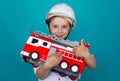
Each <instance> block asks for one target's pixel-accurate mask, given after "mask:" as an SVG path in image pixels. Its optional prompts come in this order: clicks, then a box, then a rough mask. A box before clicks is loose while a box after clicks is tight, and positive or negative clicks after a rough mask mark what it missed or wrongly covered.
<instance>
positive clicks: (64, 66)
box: [60, 61, 68, 69]
mask: <svg viewBox="0 0 120 81" xmlns="http://www.w3.org/2000/svg"><path fill="white" fill-rule="evenodd" d="M60 67H61V68H62V69H67V68H68V63H67V62H65V61H62V62H61V63H60Z"/></svg>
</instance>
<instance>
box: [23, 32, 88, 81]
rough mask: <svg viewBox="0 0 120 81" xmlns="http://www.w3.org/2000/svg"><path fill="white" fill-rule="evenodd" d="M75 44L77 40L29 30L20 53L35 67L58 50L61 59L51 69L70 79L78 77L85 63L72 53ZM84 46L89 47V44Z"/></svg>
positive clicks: (77, 43)
mask: <svg viewBox="0 0 120 81" xmlns="http://www.w3.org/2000/svg"><path fill="white" fill-rule="evenodd" d="M75 45H79V42H75V41H74V42H72V41H69V40H62V39H59V38H56V37H53V36H51V35H46V34H45V33H40V32H31V35H30V37H29V38H28V40H27V42H26V44H25V46H24V48H23V50H22V51H21V55H22V59H23V60H24V61H25V62H28V63H31V64H32V65H33V66H35V67H37V66H40V65H42V64H43V63H44V62H45V61H46V58H47V57H48V56H49V55H50V54H54V53H55V52H60V53H61V54H62V57H63V58H62V61H61V63H60V64H59V65H57V66H56V67H54V68H53V69H52V71H55V72H58V73H60V75H61V76H69V77H70V79H72V80H74V79H80V76H81V74H82V72H83V70H84V68H85V65H86V63H85V61H84V59H83V58H80V57H76V56H75V55H74V54H73V51H72V50H73V46H75ZM85 46H86V47H87V48H89V47H90V46H89V44H86V45H85Z"/></svg>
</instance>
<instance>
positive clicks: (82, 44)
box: [80, 39, 85, 47]
mask: <svg viewBox="0 0 120 81" xmlns="http://www.w3.org/2000/svg"><path fill="white" fill-rule="evenodd" d="M80 44H81V46H82V47H83V46H85V45H84V39H82V40H81V41H80Z"/></svg>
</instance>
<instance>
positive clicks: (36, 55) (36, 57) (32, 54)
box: [30, 52, 39, 60]
mask: <svg viewBox="0 0 120 81" xmlns="http://www.w3.org/2000/svg"><path fill="white" fill-rule="evenodd" d="M30 56H31V58H32V59H33V60H37V59H38V57H39V55H38V53H37V52H32V53H31V55H30Z"/></svg>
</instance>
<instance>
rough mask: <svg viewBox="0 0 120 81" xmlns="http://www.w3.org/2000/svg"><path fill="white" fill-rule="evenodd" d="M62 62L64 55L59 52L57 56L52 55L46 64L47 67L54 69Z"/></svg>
mask: <svg viewBox="0 0 120 81" xmlns="http://www.w3.org/2000/svg"><path fill="white" fill-rule="evenodd" d="M61 60H62V54H61V53H59V52H56V53H55V54H51V55H50V56H48V58H47V60H46V62H45V66H46V67H48V68H52V67H54V66H56V65H58V64H59V63H60V62H61Z"/></svg>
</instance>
